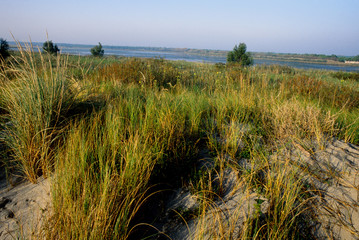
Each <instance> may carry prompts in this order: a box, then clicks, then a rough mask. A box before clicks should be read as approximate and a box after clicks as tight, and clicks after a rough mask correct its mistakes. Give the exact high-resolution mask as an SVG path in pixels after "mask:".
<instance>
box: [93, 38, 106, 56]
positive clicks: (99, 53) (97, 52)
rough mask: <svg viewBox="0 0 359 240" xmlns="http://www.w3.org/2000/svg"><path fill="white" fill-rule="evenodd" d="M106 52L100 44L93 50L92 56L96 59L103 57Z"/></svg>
mask: <svg viewBox="0 0 359 240" xmlns="http://www.w3.org/2000/svg"><path fill="white" fill-rule="evenodd" d="M104 53H105V50H103V49H102V45H101V43H100V42H99V43H98V45H97V46H94V47H93V48H91V54H92V56H94V57H103V55H104Z"/></svg>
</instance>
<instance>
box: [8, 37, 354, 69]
mask: <svg viewBox="0 0 359 240" xmlns="http://www.w3.org/2000/svg"><path fill="white" fill-rule="evenodd" d="M9 43H10V46H11V48H12V49H14V50H16V49H17V46H16V43H15V42H9ZM42 44H43V43H38V42H35V43H32V45H33V46H34V47H35V48H40V49H41V47H42ZM58 46H59V48H60V49H61V50H62V52H63V53H69V54H79V55H90V49H91V48H92V47H93V46H94V45H85V44H69V43H58ZM103 48H104V50H105V54H106V55H121V52H132V53H135V52H136V53H141V52H142V53H150V55H149V56H151V55H152V56H155V55H156V54H158V56H162V55H165V56H166V57H165V58H167V54H169V55H171V54H172V55H176V56H199V57H213V58H218V59H221V61H225V59H226V57H227V54H228V52H229V51H225V50H212V49H192V48H167V47H132V46H109V45H103ZM250 53H251V55H252V57H253V59H254V60H270V61H278V62H299V63H313V64H324V65H338V66H346V65H354V66H359V55H357V56H337V55H334V54H333V55H324V54H296V53H272V52H250ZM134 56H137V54H134ZM185 60H190V58H188V59H186V58H185Z"/></svg>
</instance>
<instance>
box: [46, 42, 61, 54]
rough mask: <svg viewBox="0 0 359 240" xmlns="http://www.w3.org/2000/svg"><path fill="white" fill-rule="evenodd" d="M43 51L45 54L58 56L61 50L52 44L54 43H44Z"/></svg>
mask: <svg viewBox="0 0 359 240" xmlns="http://www.w3.org/2000/svg"><path fill="white" fill-rule="evenodd" d="M42 49H43V51H44V52H45V53H49V54H57V53H58V52H60V49H59V48H58V47H57V45H56V44H55V45H54V43H53V42H52V41H46V42H44V44H43V46H42Z"/></svg>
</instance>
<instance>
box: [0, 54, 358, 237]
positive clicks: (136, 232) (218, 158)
mask: <svg viewBox="0 0 359 240" xmlns="http://www.w3.org/2000/svg"><path fill="white" fill-rule="evenodd" d="M1 71H2V72H1V82H2V84H1V91H0V106H1V109H2V110H1V144H2V146H3V147H2V148H1V150H2V151H1V157H2V159H1V160H2V162H3V164H4V166H5V167H6V169H7V171H8V172H9V173H11V174H22V176H24V177H25V178H26V179H28V180H30V181H32V182H36V180H37V179H38V177H40V176H44V177H49V176H51V185H52V187H51V189H52V204H51V205H52V211H51V213H50V214H51V215H50V216H49V221H48V223H47V224H44V225H43V230H42V231H43V232H42V233H43V234H41V236H42V237H43V238H45V239H104V238H105V239H138V238H145V237H155V236H156V237H164V238H165V237H172V238H176V235H175V234H173V232H172V233H171V232H170V231H169V230H170V229H171V227H166V226H168V225H166V224H159V223H157V222H156V219H158V218H160V216H161V214H163V212H166V211H167V210H168V208H166V201H167V200H168V199H169V198H168V194H164V192H165V190H168V189H172V190H176V189H182V190H183V191H182V192H186V193H188V192H190V193H191V196H193V198H195V199H197V203H196V204H195V205H194V206H195V207H194V208H191V209H190V210H189V211H187V210H186V209H184V208H182V209H179V208H177V209H174V210H175V212H176V215H177V216H179V218H176V217H175V218H170V217H168V216H167V217H166V219H168V221H174V222H175V221H177V222H181V223H184V222H187V223H188V224H189V225H188V226H189V227H188V228H187V227H185V228H183V229H185V230H186V231H187V230H190V231H191V232H192V235H188V236H192V237H193V236H194V237H195V238H198V239H201V238H206V237H209V238H214V239H237V238H240V239H248V238H254V239H255V238H258V239H262V238H268V239H288V238H302V237H304V235H303V234H307V235H306V236H307V237H312V238H315V237H316V235H315V230H316V229H315V224H312V223H317V222H318V221H319V220H318V219H320V218H319V217H317V216H318V215H319V214H320V212H321V211H317V209H325V208H326V207H328V206H326V205H325V203H323V202H324V201H322V202H319V201H317V196H319V195H320V194H318V192H319V191H320V190H319V189H318V186H317V185H315V184H313V181H314V180H313V179H318V180H319V181H324V182H325V181H331V180H330V179H329V178H320V176H324V175H325V174H327V175H328V174H329V173H330V174H331V175H330V176H332V177H333V176H336V175H335V170H334V169H333V168H323V167H321V168H318V169H315V168H314V169H312V168H311V167H312V165H313V166H315V164H313V163H311V162H308V164H307V165H299V164H298V161H293V159H292V158H291V157H290V156H288V155H285V154H282V155H281V154H279V153H280V152H285V150H288V149H289V150H291V151H292V148H295V147H297V148H299V149H302V150H303V152H304V153H305V154H309V156H310V155H311V154H315V152H316V151H320V150H323V149H325V148H326V146H327V144H328V142H330V141H332V140H333V139H340V140H342V141H345V142H348V143H351V144H356V145H358V144H359V111H358V108H359V102H358V99H359V85H358V84H359V83H358V82H357V81H356V80H353V79H352V78H351V77H349V78H347V77H343V76H340V75H335V74H333V73H332V72H326V71H304V70H298V69H293V68H288V67H282V66H269V67H261V66H254V67H244V66H242V65H239V64H230V65H221V64H217V65H211V64H202V63H189V62H181V61H176V62H171V61H165V60H162V59H138V58H111V57H109V58H103V59H98V58H91V57H75V56H62V55H57V56H53V55H46V54H45V55H41V54H39V53H34V52H33V51H31V49H28V50H23V51H21V56H15V57H13V58H10V59H7V62H6V65H4V67H3V68H2V69H1ZM289 150H288V151H289ZM204 153H205V154H204ZM299 162H300V161H299ZM307 169H311V172H313V171H314V172H315V171H318V174H317V175H315V176H311V178H310V179H311V180H308V179H309V178H308V177H306V176H305V175H303V172H310V171H306V170H307ZM324 171H327V172H325V174H324ZM308 174H309V173H308ZM229 176H232V177H229ZM233 176H236V177H233ZM308 176H309V175H308ZM231 179H232V180H233V181H232V184H231V185H230V186H231V187H230V188H228V184H227V183H228V181H229V180H231ZM328 179H329V180H328ZM311 181H312V182H311ZM352 189H353V191H357V188H356V187H355V186H353V187H352ZM238 190H241V192H242V193H241V194H239V192H238ZM178 192H181V191H178ZM229 192H232V193H233V194H238V196H240V197H239V198H238V199H241V200H240V201H241V203H242V204H239V205H238V206H244V205H248V207H243V208H241V209H236V208H233V211H230V212H228V213H226V214H227V215H230V216H232V217H228V218H227V217H224V215H222V214H216V211H217V210H218V211H217V212H225V210H224V205H221V204H220V202H226V201H227V200H226V199H229V195H228V193H229ZM153 199H156V201H157V202H159V203H160V208H159V209H156V211H152V212H151V211H148V208H151V207H153V205H152V204H151V202H153ZM235 199H237V198H235ZM221 200H223V201H221ZM161 204H162V205H161ZM262 204H263V205H262ZM266 204H267V205H266ZM249 205H250V206H249ZM265 205H266V206H267V207H264V206H265ZM352 207H354V206H352ZM157 208H158V205H157ZM161 209H163V211H161ZM243 211H247V212H245V214H244V215H243V214H242V213H243ZM148 212H150V214H147V213H148ZM172 212H173V211H172ZM209 214H212V216H215V217H214V222H208V221H205V219H206V218H208V216H209ZM227 215H226V216H227ZM194 219H196V221H197V222H195V223H196V224H194V226H195V228H192V227H191V226H192V225H191V221H194ZM222 220H225V221H224V222H223V221H222ZM217 223H221V224H220V226H221V229H220V231H218V232H216V233H214V232H211V231H210V229H213V226H214V225H216V224H217ZM348 224H349V223H348ZM348 224H346V223H343V224H342V228H343V229H344V228H346V227H347V229H350V231H351V234H353V236H357V235H355V234H357V233H356V232H355V231H354V230H353V229H352V228H348V226H349V225H348ZM184 226H185V225H184ZM333 229H334V228H333Z"/></svg>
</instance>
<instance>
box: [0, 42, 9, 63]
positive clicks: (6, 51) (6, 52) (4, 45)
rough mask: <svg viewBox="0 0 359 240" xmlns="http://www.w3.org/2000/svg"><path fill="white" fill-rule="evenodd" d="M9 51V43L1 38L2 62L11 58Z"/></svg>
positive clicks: (0, 54) (0, 53)
mask: <svg viewBox="0 0 359 240" xmlns="http://www.w3.org/2000/svg"><path fill="white" fill-rule="evenodd" d="M9 49H10V47H9V44H8V43H7V41H6V40H4V39H2V38H0V61H2V60H5V59H6V58H7V57H9V56H10V53H9Z"/></svg>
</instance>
